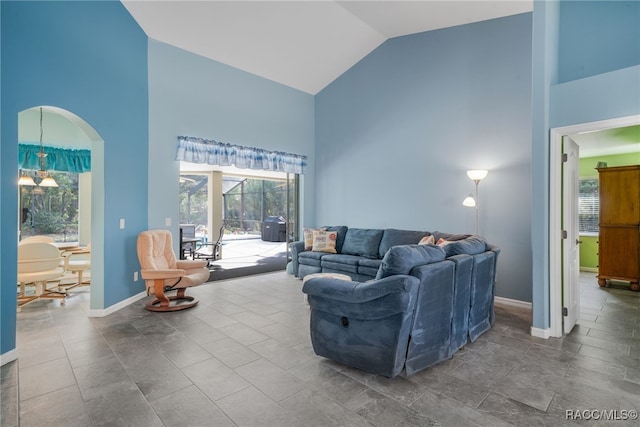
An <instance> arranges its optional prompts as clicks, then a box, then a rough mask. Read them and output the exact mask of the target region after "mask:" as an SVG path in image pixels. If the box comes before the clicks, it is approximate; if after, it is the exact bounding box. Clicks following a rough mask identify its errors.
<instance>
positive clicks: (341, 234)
mask: <svg viewBox="0 0 640 427" xmlns="http://www.w3.org/2000/svg"><path fill="white" fill-rule="evenodd" d="M321 228H323V229H325V230H327V231H337V232H338V240H336V251H338V253H342V245H343V244H344V238H345V237H346V235H347V230H348V227H347V226H346V225H332V226H324V227H321Z"/></svg>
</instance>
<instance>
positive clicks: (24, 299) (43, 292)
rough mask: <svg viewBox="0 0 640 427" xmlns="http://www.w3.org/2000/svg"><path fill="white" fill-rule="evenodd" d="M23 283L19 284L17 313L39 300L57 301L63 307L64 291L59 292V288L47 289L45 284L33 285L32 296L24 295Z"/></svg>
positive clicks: (65, 294)
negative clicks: (34, 288)
mask: <svg viewBox="0 0 640 427" xmlns="http://www.w3.org/2000/svg"><path fill="white" fill-rule="evenodd" d="M25 285H26V284H25V283H21V284H20V293H19V294H18V307H17V311H18V313H19V312H21V311H22V307H23V306H25V305H27V304H29V303H30V302H33V301H37V300H39V299H59V300H60V305H64V303H65V298H66V296H67V293H66V291H64V290H60V288H59V287H57V288H54V289H47V285H46V282H45V283H42V282H39V283H35V286H36V290H35V294H34V295H26V294H25Z"/></svg>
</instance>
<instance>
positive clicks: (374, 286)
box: [302, 274, 420, 303]
mask: <svg viewBox="0 0 640 427" xmlns="http://www.w3.org/2000/svg"><path fill="white" fill-rule="evenodd" d="M419 283H420V281H419V280H418V279H417V278H416V277H413V276H408V275H400V274H398V275H395V276H389V277H385V278H384V279H380V280H373V281H370V282H365V283H360V282H350V281H347V280H340V279H332V278H328V277H318V278H315V279H309V280H308V281H307V282H306V283H305V284H304V286H303V287H302V292H304V293H306V294H307V295H314V296H320V297H325V298H331V299H334V300H338V301H344V302H350V303H359V302H367V301H372V300H375V299H378V298H381V297H383V296H386V295H389V294H394V293H404V292H410V291H411V289H412V288H413V287H417V286H418V284H419Z"/></svg>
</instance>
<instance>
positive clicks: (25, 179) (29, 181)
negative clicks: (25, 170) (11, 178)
mask: <svg viewBox="0 0 640 427" xmlns="http://www.w3.org/2000/svg"><path fill="white" fill-rule="evenodd" d="M18 185H29V186H34V185H36V182H35V181H34V180H33V178H31V177H30V176H29V175H27V174H24V175H22V176H21V177H20V178H19V179H18Z"/></svg>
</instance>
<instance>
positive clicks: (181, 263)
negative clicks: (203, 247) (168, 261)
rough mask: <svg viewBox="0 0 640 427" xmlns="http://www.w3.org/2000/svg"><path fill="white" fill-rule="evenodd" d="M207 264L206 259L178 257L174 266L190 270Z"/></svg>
mask: <svg viewBox="0 0 640 427" xmlns="http://www.w3.org/2000/svg"><path fill="white" fill-rule="evenodd" d="M206 266H207V260H206V259H202V260H200V259H194V260H191V259H180V260H177V261H176V267H178V268H181V269H183V270H191V269H192V268H201V267H206Z"/></svg>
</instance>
